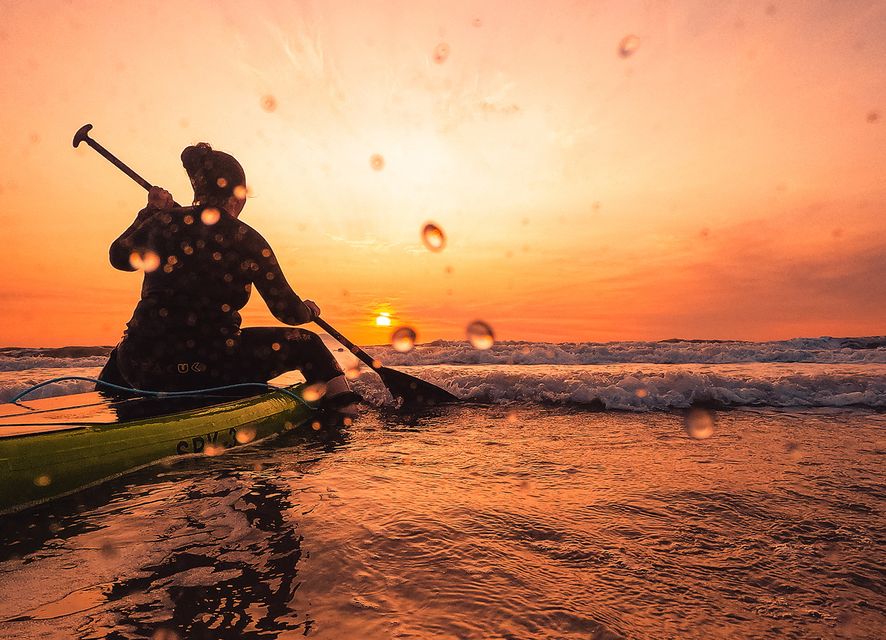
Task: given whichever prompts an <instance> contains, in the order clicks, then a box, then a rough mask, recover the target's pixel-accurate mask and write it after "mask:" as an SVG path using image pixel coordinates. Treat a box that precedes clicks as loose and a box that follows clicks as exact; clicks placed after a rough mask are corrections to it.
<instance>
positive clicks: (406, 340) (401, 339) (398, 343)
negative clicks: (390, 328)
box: [391, 327, 415, 353]
mask: <svg viewBox="0 0 886 640" xmlns="http://www.w3.org/2000/svg"><path fill="white" fill-rule="evenodd" d="M391 346H392V347H394V349H395V350H397V351H399V352H400V353H406V352H408V351H412V349H413V348H415V331H413V330H412V329H411V328H410V327H400V328H399V329H397V330H396V331H394V333H393V334H392V335H391Z"/></svg>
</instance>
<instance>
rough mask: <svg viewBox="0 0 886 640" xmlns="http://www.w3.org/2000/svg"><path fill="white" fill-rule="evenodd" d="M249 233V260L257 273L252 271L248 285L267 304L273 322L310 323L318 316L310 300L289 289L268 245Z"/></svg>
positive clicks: (317, 311)
mask: <svg viewBox="0 0 886 640" xmlns="http://www.w3.org/2000/svg"><path fill="white" fill-rule="evenodd" d="M252 231H253V233H252V234H250V238H249V243H250V245H251V247H252V251H250V253H251V254H252V256H253V257H252V260H253V261H254V262H255V263H256V264H257V265H258V270H254V271H253V273H254V274H255V275H254V276H253V278H252V282H253V284H255V288H256V289H258V292H259V294H261V297H262V299H264V301H265V303H266V304H267V305H268V309H270V310H271V313H273V314H274V317H275V318H277V320H279V321H280V322H284V323H286V324H290V325H298V324H305V323H308V322H311V321H312V320H313V319H314V318H315V317H317V316H318V315H320V309H319V308H317V305H315V304H314V303H313V302H311V301H310V300H308V301H307V302H305V301H303V300H302V299H301V298H300V297H299V296H298V294H297V293H296V292H295V291H293V290H292V287H291V286H290V285H289V283H288V282H287V281H286V276H284V275H283V271H282V270H281V269H280V265H279V264H278V263H277V257H276V256H275V255H274V251H273V250H272V249H271V247H270V245H269V244H268V243H267V242H265V239H264V238H262V237H261V235H259V233H258V232H256V231H254V230H252ZM253 234H254V235H253Z"/></svg>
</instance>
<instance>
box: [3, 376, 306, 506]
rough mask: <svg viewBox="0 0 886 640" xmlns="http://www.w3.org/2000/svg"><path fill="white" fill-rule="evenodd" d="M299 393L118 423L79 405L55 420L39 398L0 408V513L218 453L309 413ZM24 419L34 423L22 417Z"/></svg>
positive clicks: (278, 393)
mask: <svg viewBox="0 0 886 640" xmlns="http://www.w3.org/2000/svg"><path fill="white" fill-rule="evenodd" d="M300 392H301V389H300V387H290V388H289V389H287V390H286V392H283V391H272V392H268V393H265V394H262V395H260V396H254V397H250V398H241V399H235V400H230V401H224V402H218V401H216V404H213V405H211V406H206V407H200V408H192V409H188V410H183V411H177V412H175V413H171V414H167V415H155V416H148V417H140V418H137V419H130V420H126V421H117V422H102V421H99V420H98V419H96V420H95V421H92V422H91V421H90V420H89V419H88V417H89V416H88V413H89V412H90V411H92V412H93V413H96V414H98V413H100V411H97V410H96V409H91V410H87V411H86V413H87V415H86V416H84V415H82V414H83V413H84V411H83V410H81V411H80V415H77V416H76V418H79V419H78V420H73V419H71V416H70V415H68V416H67V418H63V419H61V420H53V417H54V416H53V411H52V410H45V411H41V410H40V407H39V406H38V405H39V404H40V402H45V401H37V402H34V403H31V407H32V408H34V410H35V412H36V413H35V414H33V417H32V416H29V415H28V414H22V413H18V414H12V415H7V416H2V415H0V513H7V512H11V511H17V510H20V509H22V508H25V507H27V506H30V505H33V504H36V503H39V502H44V501H46V500H49V499H51V498H54V497H57V496H61V495H65V494H68V493H71V492H73V491H76V490H78V489H80V488H83V487H86V486H90V485H94V484H97V483H99V482H101V481H104V480H106V479H109V478H112V477H116V476H119V475H122V474H124V473H127V472H129V471H132V470H134V469H137V468H140V467H144V466H146V465H150V464H153V463H155V462H157V461H159V460H163V459H165V458H169V457H175V456H183V455H189V454H203V455H216V454H219V453H222V452H224V450H225V449H228V448H231V447H235V446H239V445H244V444H249V443H251V442H255V441H257V440H261V439H262V438H266V437H268V436H270V435H274V434H276V433H280V432H281V431H285V430H287V429H290V428H293V427H295V426H298V425H300V424H302V423H304V422H305V421H306V420H307V419H308V418H310V416H311V415H312V414H313V409H311V407H309V406H308V405H307V403H305V402H303V401H299V400H297V399H296V398H295V397H293V395H296V396H300ZM78 395H79V396H80V398H83V397H84V396H90V395H95V394H78ZM66 398H70V399H72V400H73V399H75V398H77V396H66ZM129 402H130V404H131V403H132V401H129ZM81 404H83V403H82V400H81ZM99 404H100V403H99ZM86 406H87V407H89V406H95V405H94V404H92V405H91V404H89V403H86ZM41 413H43V414H48V415H43V416H41V415H40V414H41ZM55 413H56V415H57V414H58V412H55ZM69 414H70V412H69ZM84 417H85V418H87V419H86V420H83V418H84ZM28 418H30V420H31V421H32V423H30V424H22V423H24V422H26V421H27V419H28ZM35 418H36V419H37V420H38V421H39V422H37V423H36V424H34V423H33V420H34V419H35ZM4 431H5V432H6V434H10V433H11V434H12V435H5V434H4Z"/></svg>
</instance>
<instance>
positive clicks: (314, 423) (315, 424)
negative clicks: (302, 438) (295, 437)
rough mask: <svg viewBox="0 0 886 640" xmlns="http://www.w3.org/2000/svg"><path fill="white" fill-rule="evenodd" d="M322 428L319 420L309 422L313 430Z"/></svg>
mask: <svg viewBox="0 0 886 640" xmlns="http://www.w3.org/2000/svg"><path fill="white" fill-rule="evenodd" d="M322 428H323V425H322V424H320V421H319V420H314V421H313V422H312V423H311V429H313V430H314V431H319V430H320V429H322Z"/></svg>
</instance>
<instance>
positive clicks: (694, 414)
mask: <svg viewBox="0 0 886 640" xmlns="http://www.w3.org/2000/svg"><path fill="white" fill-rule="evenodd" d="M684 425H685V427H686V433H688V434H689V436H690V437H692V438H695V439H696V440H705V439H707V438H710V437H711V436H712V435H714V414H713V412H711V411H710V410H709V409H699V408H692V409H690V410H689V411H687V412H686V418H685V420H684Z"/></svg>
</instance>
